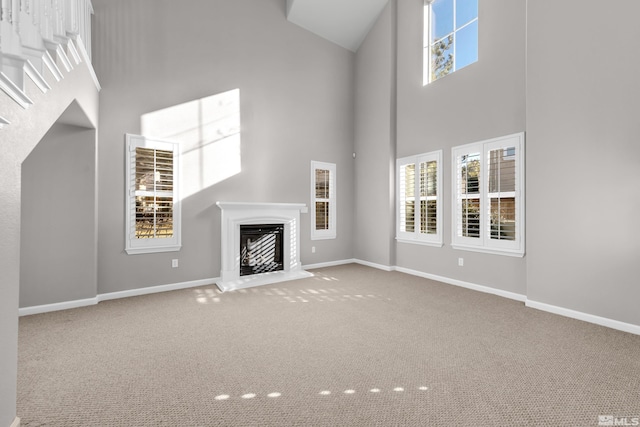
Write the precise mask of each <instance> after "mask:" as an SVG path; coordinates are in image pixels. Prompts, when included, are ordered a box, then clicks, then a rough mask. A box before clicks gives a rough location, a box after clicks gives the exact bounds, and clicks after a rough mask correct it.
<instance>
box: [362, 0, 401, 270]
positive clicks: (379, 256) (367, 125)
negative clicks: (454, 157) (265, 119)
mask: <svg viewBox="0 0 640 427" xmlns="http://www.w3.org/2000/svg"><path fill="white" fill-rule="evenodd" d="M395 23H396V4H395V1H391V2H389V4H388V5H387V7H386V8H385V9H384V11H383V12H382V13H381V15H380V17H379V18H378V21H377V22H376V24H375V26H374V27H373V28H372V29H371V32H370V33H369V34H368V36H367V38H366V39H365V41H364V42H363V43H362V45H361V46H360V48H359V49H358V52H357V55H356V117H355V119H356V121H355V126H356V137H355V152H356V170H355V197H356V209H355V218H356V220H355V224H354V227H355V228H354V230H355V235H354V255H355V258H356V259H359V260H362V261H367V262H372V263H376V264H380V265H385V266H392V265H395V242H394V240H395V225H394V220H395V219H394V218H395V217H394V212H395V207H394V206H395V205H394V200H395V198H394V190H393V185H394V182H395V180H394V177H393V173H394V168H395V160H394V159H395V131H396V129H395V121H396V111H395V102H396V93H395V91H396V81H395V79H396V74H395V71H396V56H395V31H396V28H395Z"/></svg>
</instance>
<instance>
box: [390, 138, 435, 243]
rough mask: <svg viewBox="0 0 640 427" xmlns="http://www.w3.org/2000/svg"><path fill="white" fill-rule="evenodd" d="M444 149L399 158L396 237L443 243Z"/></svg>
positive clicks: (418, 241) (406, 240) (403, 239)
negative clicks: (442, 166)
mask: <svg viewBox="0 0 640 427" xmlns="http://www.w3.org/2000/svg"><path fill="white" fill-rule="evenodd" d="M441 164H442V151H441V150H440V151H436V152H432V153H426V154H420V155H417V156H410V157H404V158H401V159H398V160H397V161H396V170H397V174H398V175H397V179H396V186H397V188H396V194H397V195H398V198H397V204H396V218H397V226H396V239H397V240H398V241H400V242H405V243H419V244H426V245H432V246H442V179H441V177H442V168H441Z"/></svg>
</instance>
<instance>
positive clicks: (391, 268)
mask: <svg viewBox="0 0 640 427" xmlns="http://www.w3.org/2000/svg"><path fill="white" fill-rule="evenodd" d="M353 262H354V263H356V264H360V265H364V266H366V267H371V268H377V269H378V270H382V271H395V269H396V267H395V266H389V265H382V264H376V263H375V262H369V261H363V260H361V259H354V260H353Z"/></svg>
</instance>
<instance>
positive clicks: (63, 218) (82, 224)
mask: <svg viewBox="0 0 640 427" xmlns="http://www.w3.org/2000/svg"><path fill="white" fill-rule="evenodd" d="M95 151H96V131H95V130H93V129H85V128H80V127H76V126H69V125H64V124H55V125H54V126H53V127H52V128H51V129H50V130H49V132H47V134H46V135H45V136H44V137H43V138H42V140H41V141H40V143H38V145H37V146H36V147H35V148H34V150H33V151H32V152H31V154H29V156H28V157H27V158H26V159H25V161H24V162H23V163H22V213H21V232H20V241H21V245H20V307H31V306H37V305H43V304H52V303H56V302H66V301H74V300H79V299H85V298H93V297H95V296H96V272H97V260H96V250H97V242H96V233H95V229H96V218H95V216H96V209H95V197H96V194H95V172H96V170H95V163H96V161H95Z"/></svg>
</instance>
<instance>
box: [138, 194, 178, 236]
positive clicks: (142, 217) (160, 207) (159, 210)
mask: <svg viewBox="0 0 640 427" xmlns="http://www.w3.org/2000/svg"><path fill="white" fill-rule="evenodd" d="M135 226H136V238H137V239H154V238H168V237H173V199H172V198H171V197H158V198H156V197H153V196H138V197H136V211H135Z"/></svg>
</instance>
